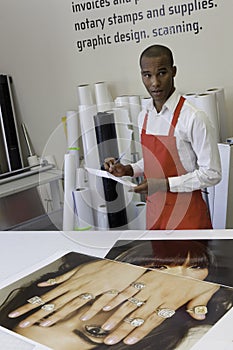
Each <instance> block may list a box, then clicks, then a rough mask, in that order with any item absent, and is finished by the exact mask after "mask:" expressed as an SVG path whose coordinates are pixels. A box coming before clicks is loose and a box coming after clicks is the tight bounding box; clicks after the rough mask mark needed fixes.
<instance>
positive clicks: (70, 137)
mask: <svg viewBox="0 0 233 350" xmlns="http://www.w3.org/2000/svg"><path fill="white" fill-rule="evenodd" d="M66 128H67V148H68V152H69V153H70V154H73V155H74V157H75V162H76V168H78V167H79V157H80V155H79V145H78V138H79V127H78V112H77V111H67V112H66Z"/></svg>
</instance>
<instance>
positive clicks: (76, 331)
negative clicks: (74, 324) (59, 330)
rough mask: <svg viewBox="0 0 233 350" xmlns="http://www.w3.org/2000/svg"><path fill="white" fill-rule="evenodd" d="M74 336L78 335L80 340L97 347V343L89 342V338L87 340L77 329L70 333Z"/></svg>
mask: <svg viewBox="0 0 233 350" xmlns="http://www.w3.org/2000/svg"><path fill="white" fill-rule="evenodd" d="M72 332H73V333H74V334H76V335H78V336H79V337H80V338H81V339H82V340H84V341H86V342H87V343H89V344H92V345H98V344H99V343H97V342H94V341H93V340H91V339H90V338H88V337H87V336H86V335H85V334H83V332H81V331H80V330H78V329H74V330H73V331H72Z"/></svg>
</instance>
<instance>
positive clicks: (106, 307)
mask: <svg viewBox="0 0 233 350" xmlns="http://www.w3.org/2000/svg"><path fill="white" fill-rule="evenodd" d="M103 310H104V311H109V310H111V306H110V305H106V306H104V307H103Z"/></svg>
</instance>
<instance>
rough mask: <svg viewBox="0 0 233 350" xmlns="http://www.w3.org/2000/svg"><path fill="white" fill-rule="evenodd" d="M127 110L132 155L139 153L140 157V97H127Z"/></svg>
mask: <svg viewBox="0 0 233 350" xmlns="http://www.w3.org/2000/svg"><path fill="white" fill-rule="evenodd" d="M129 110H130V119H131V121H132V124H133V142H132V153H139V154H140V155H141V153H142V150H141V142H140V135H139V129H138V116H139V113H140V112H141V110H142V107H141V101H140V96H137V95H135V96H129Z"/></svg>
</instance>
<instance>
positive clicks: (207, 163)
mask: <svg viewBox="0 0 233 350" xmlns="http://www.w3.org/2000/svg"><path fill="white" fill-rule="evenodd" d="M187 130H188V131H187ZM187 130H186V131H184V133H186V138H187V141H188V143H189V144H190V146H191V148H192V150H193V152H194V153H195V155H196V161H195V162H196V166H195V168H194V169H193V170H191V169H187V168H188V165H189V162H188V160H187V159H186V161H184V162H183V164H184V163H185V167H186V171H187V174H185V175H181V176H174V177H169V179H168V181H169V186H170V191H171V192H190V191H195V190H198V189H204V188H207V187H211V186H214V185H216V184H217V183H219V182H220V180H221V175H222V174H221V161H220V156H219V150H218V144H217V141H216V131H215V129H214V128H213V126H212V125H211V123H210V122H209V120H208V117H207V116H206V114H205V113H203V112H201V111H197V112H195V113H194V114H193V115H192V116H191V118H190V121H189V125H188V128H187ZM180 133H182V126H181V128H180ZM190 165H191V164H190ZM191 166H192V165H191Z"/></svg>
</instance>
